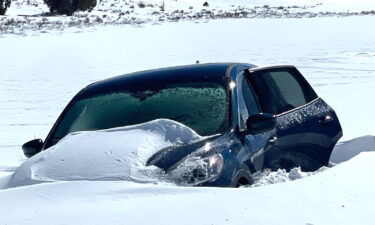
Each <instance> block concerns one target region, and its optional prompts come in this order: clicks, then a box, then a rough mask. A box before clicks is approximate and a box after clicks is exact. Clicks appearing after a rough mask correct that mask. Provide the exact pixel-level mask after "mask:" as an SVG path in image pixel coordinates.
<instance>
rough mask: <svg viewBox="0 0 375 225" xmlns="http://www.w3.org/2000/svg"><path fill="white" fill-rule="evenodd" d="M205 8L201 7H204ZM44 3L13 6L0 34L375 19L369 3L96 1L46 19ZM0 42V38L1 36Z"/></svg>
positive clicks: (19, 1)
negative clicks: (230, 21)
mask: <svg viewBox="0 0 375 225" xmlns="http://www.w3.org/2000/svg"><path fill="white" fill-rule="evenodd" d="M206 2H207V3H208V6H207V5H206V6H204V5H205V3H206ZM48 12H49V9H48V7H47V6H46V4H44V2H43V0H14V1H13V2H12V5H11V7H10V8H9V10H8V12H7V16H0V31H1V33H3V34H5V33H11V34H21V35H25V34H29V33H30V32H31V33H35V32H36V33H39V32H42V33H45V32H59V31H62V30H64V29H69V28H72V27H73V28H78V29H80V30H82V29H87V28H92V27H93V26H94V27H97V26H98V25H109V24H131V25H136V26H139V25H141V24H145V23H149V24H159V23H163V22H177V21H181V20H182V21H187V20H193V21H195V22H199V21H202V20H203V21H206V20H212V19H222V18H314V17H346V16H358V15H361V16H363V15H375V2H374V1H371V0H357V1H349V0H343V1H342V0H303V1H301V0H235V1H227V0H212V1H207V0H156V1H155V0H126V1H122V0H100V1H98V4H97V6H96V7H95V8H94V10H92V12H76V13H74V14H73V16H68V17H67V16H50V15H49V14H48ZM0 37H1V36H0Z"/></svg>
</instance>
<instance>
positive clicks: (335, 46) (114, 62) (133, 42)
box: [0, 17, 375, 168]
mask: <svg viewBox="0 0 375 225" xmlns="http://www.w3.org/2000/svg"><path fill="white" fill-rule="evenodd" d="M373 23H375V17H346V18H315V19H277V20H272V19H270V20H264V19H254V20H247V19H237V20H220V21H219V20H215V21H211V22H209V23H201V24H196V23H192V22H180V23H174V24H163V25H158V26H155V25H147V26H145V27H143V28H135V27H130V26H121V27H119V26H108V27H105V28H104V27H103V28H101V29H98V30H96V31H93V32H85V33H71V32H67V33H65V34H63V35H57V34H43V35H39V36H36V37H34V36H33V37H31V36H29V37H20V36H12V35H9V36H7V37H6V38H2V39H0V49H1V53H2V54H1V55H0V77H1V82H0V96H2V98H0V105H1V106H2V107H1V108H0V136H1V139H0V151H1V152H3V153H4V154H5V155H7V157H1V158H0V165H1V166H2V167H6V168H13V167H15V166H17V165H19V164H20V161H21V160H23V159H24V157H23V156H22V153H21V151H20V146H21V145H22V144H23V143H24V142H26V141H28V140H31V139H33V138H45V136H46V135H47V133H48V131H49V130H50V129H51V127H52V125H53V123H54V122H55V120H56V119H57V117H58V115H59V114H60V112H61V111H62V109H63V108H64V107H65V105H66V104H67V103H68V101H69V100H70V99H71V98H72V97H73V95H74V94H76V93H77V92H78V91H79V90H80V89H81V88H83V87H84V86H86V85H88V84H90V83H92V82H94V81H97V80H101V79H104V78H108V77H112V76H116V75H119V74H124V73H129V72H133V71H138V70H145V69H151V68H158V67H165V66H174V65H183V64H191V63H194V62H195V61H196V60H198V59H199V60H200V61H201V62H202V63H204V62H217V61H234V62H235V61H240V62H249V63H253V64H256V65H267V64H294V65H297V66H298V68H299V69H300V70H301V71H302V73H303V74H304V75H305V76H306V78H307V79H308V81H309V82H310V83H311V84H312V85H313V87H314V88H315V90H316V91H317V93H318V94H319V96H321V97H322V98H323V99H325V100H326V101H327V102H328V103H329V104H330V105H331V106H332V107H333V108H334V109H335V110H336V112H337V114H338V116H339V118H340V121H341V124H342V126H343V129H344V137H343V139H342V140H341V141H345V140H350V139H353V138H356V137H359V136H364V135H374V134H375V126H374V125H373V119H372V118H373V114H374V111H375V95H374V94H373V90H374V88H375V70H374V68H373V65H374V62H375V27H374V26H371V24H373ZM155 43H156V44H155Z"/></svg>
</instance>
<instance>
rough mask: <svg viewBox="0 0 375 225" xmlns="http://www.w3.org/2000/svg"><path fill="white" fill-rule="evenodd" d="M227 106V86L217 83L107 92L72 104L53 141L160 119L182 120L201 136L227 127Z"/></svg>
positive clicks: (182, 84) (58, 126)
mask: <svg viewBox="0 0 375 225" xmlns="http://www.w3.org/2000/svg"><path fill="white" fill-rule="evenodd" d="M227 108H228V106H227V95H226V91H225V88H224V87H223V86H221V85H220V84H217V83H205V82H194V83H181V84H172V85H166V86H165V87H164V88H163V89H160V90H143V91H137V92H130V91H123V92H113V93H105V94H102V95H98V96H93V97H88V98H83V99H80V100H78V101H77V102H75V103H73V104H72V105H71V107H69V108H68V109H67V110H66V112H65V113H64V115H63V117H62V119H61V120H60V122H59V124H58V125H57V128H56V131H55V132H54V133H55V134H54V135H53V139H55V141H53V142H56V141H58V140H59V139H60V138H62V137H64V136H65V135H67V134H68V133H71V132H76V131H83V130H99V129H107V128H113V127H120V126H127V125H133V124H139V123H144V122H147V121H151V120H154V119H160V118H166V119H172V120H175V121H178V122H180V123H183V124H185V125H186V126H188V127H190V128H192V129H193V130H195V131H196V132H197V133H198V134H200V135H212V134H215V133H220V132H222V131H223V130H225V129H226V126H227V123H226V122H227V119H226V118H227ZM53 144H54V143H53Z"/></svg>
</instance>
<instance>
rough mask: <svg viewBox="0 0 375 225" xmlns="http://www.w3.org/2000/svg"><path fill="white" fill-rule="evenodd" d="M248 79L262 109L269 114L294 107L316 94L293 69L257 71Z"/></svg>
mask: <svg viewBox="0 0 375 225" xmlns="http://www.w3.org/2000/svg"><path fill="white" fill-rule="evenodd" d="M249 80H250V81H251V84H252V86H253V88H254V90H255V92H256V94H257V96H258V98H259V103H260V105H261V108H262V111H263V112H266V113H271V114H280V113H282V112H285V111H288V110H291V109H294V108H296V107H299V106H301V105H304V104H306V103H308V102H310V101H311V100H313V99H315V98H316V97H317V96H316V94H315V92H314V91H313V90H312V88H311V87H310V86H309V85H308V83H307V82H306V81H305V80H304V79H303V78H302V77H300V75H299V74H296V73H294V71H293V69H288V68H287V69H271V70H266V71H257V72H254V73H252V74H251V75H250V76H249Z"/></svg>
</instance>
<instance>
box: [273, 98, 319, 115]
mask: <svg viewBox="0 0 375 225" xmlns="http://www.w3.org/2000/svg"><path fill="white" fill-rule="evenodd" d="M319 99H321V98H320V97H317V98H315V99H313V100H311V101H309V102H307V103H306V104H303V105H300V106H298V107H295V108H293V109H290V110H288V111H285V112H282V113H279V114H275V116H276V117H279V116H283V115H285V114H288V113H291V112H293V111H296V110H299V109H301V108H303V107H306V106H308V105H311V104H313V103H315V102H317V101H318V100H319Z"/></svg>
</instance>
